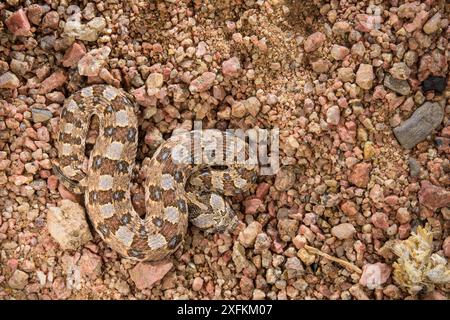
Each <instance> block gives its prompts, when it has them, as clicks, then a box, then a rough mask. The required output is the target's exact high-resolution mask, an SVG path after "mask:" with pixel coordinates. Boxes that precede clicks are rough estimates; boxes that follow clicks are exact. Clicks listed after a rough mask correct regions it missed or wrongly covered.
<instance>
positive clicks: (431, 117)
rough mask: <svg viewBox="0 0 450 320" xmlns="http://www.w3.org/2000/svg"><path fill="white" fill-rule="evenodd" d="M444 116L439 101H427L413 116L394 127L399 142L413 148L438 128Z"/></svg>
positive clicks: (403, 145)
mask: <svg viewBox="0 0 450 320" xmlns="http://www.w3.org/2000/svg"><path fill="white" fill-rule="evenodd" d="M443 118H444V110H443V109H442V107H441V106H440V104H439V103H437V102H434V103H433V102H425V103H424V104H423V105H422V106H420V107H419V108H417V110H416V111H414V113H413V114H412V116H411V117H410V118H409V119H408V120H406V121H404V122H403V123H402V124H400V125H399V126H398V127H396V128H394V134H395V137H396V138H397V140H398V142H399V143H400V144H401V145H402V147H403V148H405V149H411V148H413V147H414V146H415V145H417V144H418V143H419V142H421V141H423V140H425V139H426V137H427V136H428V135H429V134H430V133H431V132H432V131H433V130H434V129H436V128H437V127H438V126H439V124H440V123H441V122H442V119H443Z"/></svg>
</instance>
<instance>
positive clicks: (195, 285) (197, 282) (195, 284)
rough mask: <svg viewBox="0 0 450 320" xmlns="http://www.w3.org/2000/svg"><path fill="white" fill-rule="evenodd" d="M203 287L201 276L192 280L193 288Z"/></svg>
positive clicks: (196, 289)
mask: <svg viewBox="0 0 450 320" xmlns="http://www.w3.org/2000/svg"><path fill="white" fill-rule="evenodd" d="M202 287H203V279H202V278H200V277H195V279H194V281H193V282H192V290H194V291H200V290H201V289H202Z"/></svg>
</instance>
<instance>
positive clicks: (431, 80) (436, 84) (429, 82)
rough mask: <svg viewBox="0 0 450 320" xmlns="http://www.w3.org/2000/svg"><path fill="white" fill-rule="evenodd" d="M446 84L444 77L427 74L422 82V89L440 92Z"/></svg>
mask: <svg viewBox="0 0 450 320" xmlns="http://www.w3.org/2000/svg"><path fill="white" fill-rule="evenodd" d="M446 86H447V81H446V79H445V77H437V76H429V77H428V78H426V79H425V80H424V81H423V82H422V91H423V92H428V91H434V92H436V93H439V94H441V93H442V92H444V90H445V87H446Z"/></svg>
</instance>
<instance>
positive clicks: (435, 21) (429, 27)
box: [423, 12, 441, 34]
mask: <svg viewBox="0 0 450 320" xmlns="http://www.w3.org/2000/svg"><path fill="white" fill-rule="evenodd" d="M440 23H441V13H440V12H437V13H436V14H435V15H434V16H432V17H431V18H430V19H428V21H427V22H426V23H425V24H424V26H423V31H424V32H425V33H426V34H433V33H435V32H436V31H438V30H439V25H440Z"/></svg>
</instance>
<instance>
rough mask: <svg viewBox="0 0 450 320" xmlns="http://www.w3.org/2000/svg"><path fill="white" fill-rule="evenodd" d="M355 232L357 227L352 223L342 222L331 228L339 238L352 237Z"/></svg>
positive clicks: (332, 232) (333, 233)
mask: <svg viewBox="0 0 450 320" xmlns="http://www.w3.org/2000/svg"><path fill="white" fill-rule="evenodd" d="M355 233H356V229H355V227H354V226H353V225H352V224H351V223H341V224H339V225H337V226H334V227H333V228H331V234H332V235H333V236H335V237H336V238H338V239H339V240H344V239H350V238H352V237H353V235H354V234H355Z"/></svg>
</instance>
